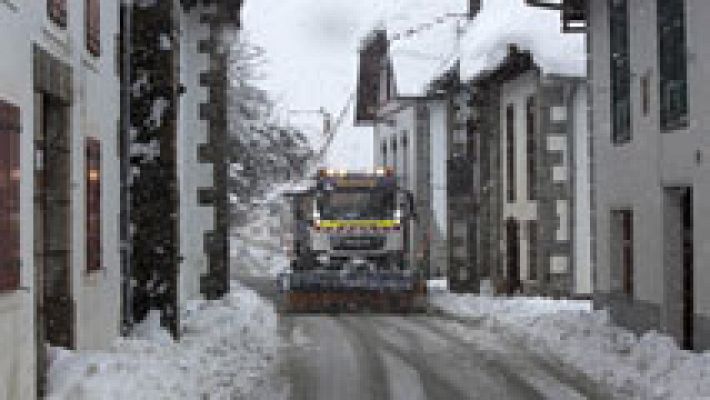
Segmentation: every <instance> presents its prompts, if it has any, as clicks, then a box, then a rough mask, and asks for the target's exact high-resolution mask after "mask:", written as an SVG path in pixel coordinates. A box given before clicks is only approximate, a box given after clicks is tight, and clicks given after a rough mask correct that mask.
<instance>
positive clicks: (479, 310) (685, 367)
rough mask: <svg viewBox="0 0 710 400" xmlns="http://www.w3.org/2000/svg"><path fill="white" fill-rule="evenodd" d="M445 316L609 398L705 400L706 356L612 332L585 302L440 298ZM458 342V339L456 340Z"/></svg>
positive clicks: (709, 361) (709, 376)
mask: <svg viewBox="0 0 710 400" xmlns="http://www.w3.org/2000/svg"><path fill="white" fill-rule="evenodd" d="M431 301H432V303H433V304H434V305H435V306H436V307H437V308H439V309H440V310H442V311H444V312H445V313H447V314H450V315H455V316H458V317H462V318H464V319H466V320H469V321H476V322H477V323H479V324H480V326H481V327H483V328H484V329H487V330H490V331H492V332H495V333H496V334H498V335H502V336H503V337H504V338H505V339H507V340H510V341H513V342H515V343H519V344H522V345H523V346H524V347H525V348H526V349H527V350H529V351H530V352H531V353H532V354H535V355H537V356H539V357H541V358H543V359H545V360H549V361H551V362H554V363H556V364H558V365H562V366H563V367H564V368H570V369H573V370H576V371H578V372H579V373H581V374H582V375H584V376H586V377H587V378H588V379H591V380H592V381H594V382H595V383H596V384H598V385H600V386H602V387H605V388H608V390H610V391H611V393H612V394H613V395H615V397H618V398H624V399H629V398H636V399H710V352H705V353H693V352H689V351H684V350H680V349H679V348H678V346H677V345H676V344H675V342H674V341H673V339H671V338H670V337H667V336H663V335H660V334H659V333H657V332H649V333H646V334H644V335H642V336H640V337H638V336H637V335H635V334H634V333H632V332H629V331H628V330H625V329H622V328H620V327H617V326H614V325H613V324H612V323H611V321H610V319H609V315H608V313H607V311H603V310H602V311H600V310H596V311H595V310H593V309H592V304H591V302H590V301H577V300H553V299H546V298H528V297H517V298H515V297H514V298H502V297H493V296H487V295H471V294H468V295H462V294H453V293H449V292H446V293H441V294H437V295H434V296H432V299H431ZM462 334H463V333H462Z"/></svg>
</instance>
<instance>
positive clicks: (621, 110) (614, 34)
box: [609, 0, 631, 144]
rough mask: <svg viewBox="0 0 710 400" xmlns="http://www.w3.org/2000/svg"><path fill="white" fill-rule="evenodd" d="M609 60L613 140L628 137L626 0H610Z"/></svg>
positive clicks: (629, 78)
mask: <svg viewBox="0 0 710 400" xmlns="http://www.w3.org/2000/svg"><path fill="white" fill-rule="evenodd" d="M609 16H610V17H609V30H610V32H609V39H610V41H611V43H610V49H611V54H610V63H611V138H612V142H613V143H616V144H622V143H626V142H628V141H630V140H631V63H630V57H629V5H628V0H609Z"/></svg>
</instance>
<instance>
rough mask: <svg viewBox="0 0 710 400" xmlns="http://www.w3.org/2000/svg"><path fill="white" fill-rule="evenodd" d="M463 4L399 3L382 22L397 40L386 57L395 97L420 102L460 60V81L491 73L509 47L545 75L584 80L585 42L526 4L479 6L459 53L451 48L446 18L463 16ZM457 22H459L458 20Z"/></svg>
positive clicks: (450, 21)
mask: <svg viewBox="0 0 710 400" xmlns="http://www.w3.org/2000/svg"><path fill="white" fill-rule="evenodd" d="M467 7H468V2H467V1H466V0H439V1H431V0H400V1H398V2H397V4H395V5H394V8H395V9H396V11H395V12H392V13H390V14H388V15H387V16H386V17H385V18H386V21H385V26H386V28H387V31H388V36H389V38H390V39H393V38H394V37H395V36H396V35H397V34H400V35H401V34H403V33H406V32H407V30H409V29H412V28H415V29H416V28H421V27H424V29H421V30H420V31H419V32H418V33H415V34H412V35H409V36H407V35H401V38H400V39H399V40H392V41H391V43H390V57H391V59H392V64H393V68H394V73H395V79H396V85H397V92H398V94H399V95H400V96H421V95H423V94H424V92H425V90H426V88H427V86H428V84H429V83H430V82H431V81H433V80H434V79H436V78H438V77H440V76H441V75H442V74H443V73H444V72H445V71H446V70H448V69H449V68H450V67H451V66H452V65H454V63H455V61H456V60H457V58H458V56H459V55H460V57H461V77H462V79H464V80H468V79H471V78H475V77H476V76H478V75H479V74H481V73H483V72H486V71H487V70H491V69H494V68H496V67H497V66H498V65H499V64H500V63H501V62H502V61H503V59H504V58H505V56H506V55H507V52H508V45H509V44H515V45H517V46H518V48H520V49H521V50H527V51H530V52H531V53H532V55H533V58H534V61H535V63H536V64H537V65H538V66H539V67H540V68H541V69H542V71H543V72H544V73H546V74H553V75H563V76H574V77H583V76H585V75H586V47H585V37H584V35H583V34H578V33H562V24H561V21H560V11H557V10H547V9H542V8H536V7H530V6H528V5H526V4H525V0H483V1H482V7H481V11H480V13H479V14H478V15H477V16H476V18H475V19H474V20H473V21H470V22H467V21H464V22H463V23H464V24H465V26H466V30H465V33H464V35H463V37H462V40H461V53H460V54H457V53H458V52H457V48H456V21H457V18H452V17H448V18H444V22H442V23H434V24H431V23H432V22H436V21H437V19H438V18H440V17H445V16H446V15H447V14H452V13H456V14H462V13H465V12H466V11H467ZM458 19H459V20H460V18H458Z"/></svg>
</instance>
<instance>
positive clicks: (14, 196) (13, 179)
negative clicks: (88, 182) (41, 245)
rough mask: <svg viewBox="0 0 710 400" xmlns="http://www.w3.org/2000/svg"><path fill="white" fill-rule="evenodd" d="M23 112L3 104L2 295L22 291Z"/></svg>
mask: <svg viewBox="0 0 710 400" xmlns="http://www.w3.org/2000/svg"><path fill="white" fill-rule="evenodd" d="M20 121H21V111H20V108H19V107H17V106H15V105H14V104H11V103H9V102H6V101H3V100H0V144H2V146H0V179H1V180H2V182H0V188H1V187H2V186H6V189H5V190H2V191H0V224H2V226H0V238H1V239H2V240H1V241H0V293H4V292H13V291H16V290H18V289H19V288H20V281H21V260H22V258H21V252H20V185H21V165H20V132H21V126H20Z"/></svg>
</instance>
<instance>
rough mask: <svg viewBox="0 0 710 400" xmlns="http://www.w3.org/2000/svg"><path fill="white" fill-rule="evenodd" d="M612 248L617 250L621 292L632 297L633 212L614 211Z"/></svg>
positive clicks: (616, 257) (616, 256)
mask: <svg viewBox="0 0 710 400" xmlns="http://www.w3.org/2000/svg"><path fill="white" fill-rule="evenodd" d="M611 214H612V218H611V221H612V224H613V226H612V229H613V231H612V232H613V233H612V235H613V236H612V240H613V241H616V242H617V243H612V245H613V246H612V248H614V246H615V248H616V251H615V253H616V255H615V259H616V262H615V263H614V264H616V265H617V266H618V268H619V272H620V276H619V278H620V284H621V285H620V286H621V287H620V289H621V292H622V293H624V294H626V295H628V296H632V295H633V293H634V231H633V211H631V210H614V211H612V213H611Z"/></svg>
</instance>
